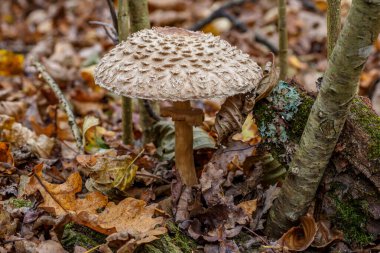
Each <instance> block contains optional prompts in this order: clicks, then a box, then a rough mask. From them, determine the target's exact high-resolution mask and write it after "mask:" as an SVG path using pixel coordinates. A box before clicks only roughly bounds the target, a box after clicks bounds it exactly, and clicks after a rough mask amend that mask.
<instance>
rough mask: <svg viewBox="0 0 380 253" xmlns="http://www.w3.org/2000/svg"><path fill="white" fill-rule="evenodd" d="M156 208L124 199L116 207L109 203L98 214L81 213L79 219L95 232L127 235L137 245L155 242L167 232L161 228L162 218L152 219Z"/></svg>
mask: <svg viewBox="0 0 380 253" xmlns="http://www.w3.org/2000/svg"><path fill="white" fill-rule="evenodd" d="M156 206H157V204H153V205H149V206H147V205H146V202H145V201H143V200H138V199H134V198H126V199H124V200H122V201H121V202H120V203H119V204H117V205H116V204H115V203H113V202H109V203H108V204H107V206H106V208H105V209H104V211H103V212H102V213H100V214H89V213H87V212H82V213H81V214H80V216H81V217H80V219H81V220H82V221H85V224H87V225H89V226H90V227H91V228H92V229H94V230H96V231H112V230H116V232H118V233H123V234H128V235H129V236H130V237H131V239H130V240H133V242H134V244H136V245H139V244H142V243H147V242H150V241H153V240H156V239H158V238H157V236H158V235H162V234H165V233H166V232H167V230H166V228H165V227H164V226H163V225H164V218H163V217H154V214H155V212H156V210H157V208H156ZM82 224H83V223H82ZM132 238H133V239H132Z"/></svg>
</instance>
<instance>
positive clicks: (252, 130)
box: [232, 113, 261, 145]
mask: <svg viewBox="0 0 380 253" xmlns="http://www.w3.org/2000/svg"><path fill="white" fill-rule="evenodd" d="M232 139H233V140H235V141H242V142H248V143H249V144H250V145H255V144H257V143H259V142H260V141H261V137H260V134H259V130H258V128H257V125H256V123H255V119H254V118H253V115H252V113H250V114H248V116H247V118H246V119H245V121H244V124H243V126H242V129H241V133H237V134H235V135H234V136H232Z"/></svg>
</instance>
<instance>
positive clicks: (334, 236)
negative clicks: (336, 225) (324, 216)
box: [312, 221, 344, 248]
mask: <svg viewBox="0 0 380 253" xmlns="http://www.w3.org/2000/svg"><path fill="white" fill-rule="evenodd" d="M317 226H318V230H317V234H316V235H315V238H314V241H313V243H312V246H313V247H315V248H325V247H327V246H328V245H329V244H330V243H332V242H334V241H336V240H343V239H344V236H343V232H341V231H338V230H332V229H331V228H330V226H329V223H328V222H326V221H318V223H317Z"/></svg>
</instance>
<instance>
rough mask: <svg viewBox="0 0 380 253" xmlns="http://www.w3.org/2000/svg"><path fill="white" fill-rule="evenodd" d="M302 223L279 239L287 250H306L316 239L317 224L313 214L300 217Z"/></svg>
mask: <svg viewBox="0 0 380 253" xmlns="http://www.w3.org/2000/svg"><path fill="white" fill-rule="evenodd" d="M300 220H301V225H300V226H298V227H292V228H291V229H289V230H288V231H287V232H286V233H285V234H284V235H283V236H282V237H281V238H280V239H279V240H278V241H277V244H279V245H280V246H281V247H282V248H284V249H285V250H293V251H304V250H306V249H307V248H308V247H309V246H310V245H311V243H312V242H313V241H314V237H315V235H316V233H317V224H316V223H315V220H314V218H313V216H312V215H310V214H307V215H306V216H303V217H301V218H300Z"/></svg>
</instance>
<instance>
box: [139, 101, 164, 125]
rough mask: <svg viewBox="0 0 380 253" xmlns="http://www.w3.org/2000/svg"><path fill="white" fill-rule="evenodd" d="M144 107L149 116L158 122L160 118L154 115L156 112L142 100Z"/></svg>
mask: <svg viewBox="0 0 380 253" xmlns="http://www.w3.org/2000/svg"><path fill="white" fill-rule="evenodd" d="M143 102H144V107H145V110H146V111H147V113H148V114H149V116H150V117H151V118H152V119H154V120H155V121H160V120H161V117H160V116H158V115H157V114H156V112H155V111H154V110H153V108H152V106H151V105H150V103H149V101H148V100H146V99H144V100H143Z"/></svg>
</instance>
